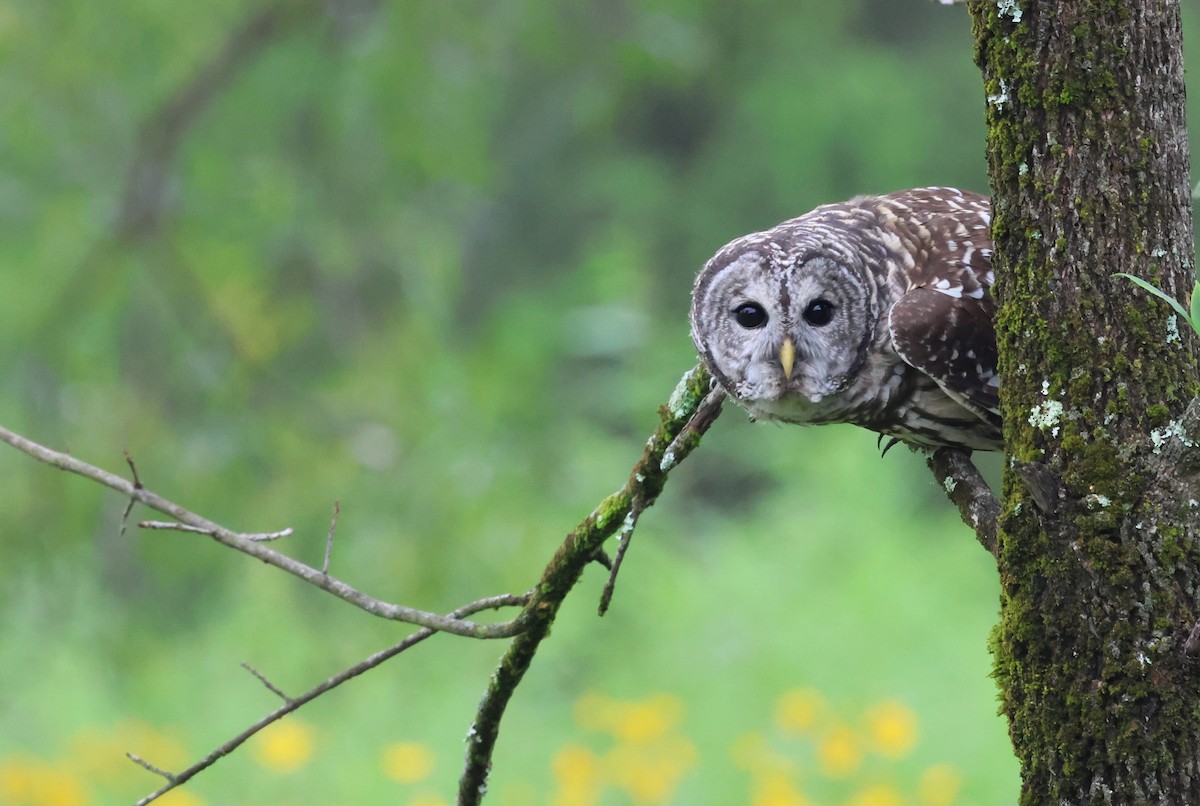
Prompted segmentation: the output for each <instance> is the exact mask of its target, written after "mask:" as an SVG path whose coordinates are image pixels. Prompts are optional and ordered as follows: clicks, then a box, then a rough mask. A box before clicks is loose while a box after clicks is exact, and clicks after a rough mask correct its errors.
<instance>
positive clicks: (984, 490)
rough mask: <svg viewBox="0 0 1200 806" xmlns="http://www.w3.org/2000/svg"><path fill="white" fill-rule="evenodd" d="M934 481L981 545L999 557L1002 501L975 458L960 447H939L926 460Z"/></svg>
mask: <svg viewBox="0 0 1200 806" xmlns="http://www.w3.org/2000/svg"><path fill="white" fill-rule="evenodd" d="M925 463H926V464H927V465H929V469H930V470H931V471H933V475H934V478H936V479H937V480H938V483H939V484H941V485H942V487H943V489H945V491H946V495H947V496H949V497H950V500H951V501H952V502H953V503H954V505H955V506H956V507H958V513H959V515H961V516H962V519H963V523H965V524H967V526H970V527H971V528H972V529H974V530H975V537H976V538H977V539H978V540H979V543H980V545H982V546H983V547H984V548H985V549H987V550H988V553H990V554H991V555H992V556H993V557H995V556H996V552H997V548H996V546H997V543H996V529H997V525H996V521H997V519H998V518H999V517H1000V500H999V499H998V498H996V494H995V493H993V492H992V488H991V487H989V486H988V485H987V482H986V481H984V480H983V476H982V475H981V474H980V473H979V468H977V467H975V463H974V462H972V461H971V455H970V454H969V453H967V452H965V451H962V450H959V449H957V448H938V449H937V450H935V451H934V452H933V453H931V454H930V455H929V456H928V457H927V458H926V460H925Z"/></svg>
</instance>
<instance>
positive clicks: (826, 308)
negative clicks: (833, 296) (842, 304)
mask: <svg viewBox="0 0 1200 806" xmlns="http://www.w3.org/2000/svg"><path fill="white" fill-rule="evenodd" d="M834 310H836V309H835V308H834V307H833V303H832V302H830V301H829V300H827V299H814V300H813V301H812V302H810V303H808V307H807V308H805V309H804V321H805V322H808V323H809V324H810V325H813V326H814V327H822V326H823V325H827V324H829V323H830V322H831V321H833V312H834Z"/></svg>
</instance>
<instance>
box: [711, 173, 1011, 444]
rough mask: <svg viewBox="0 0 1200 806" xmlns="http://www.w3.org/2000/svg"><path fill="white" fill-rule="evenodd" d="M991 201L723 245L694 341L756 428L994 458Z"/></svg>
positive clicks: (960, 199) (904, 195)
mask: <svg viewBox="0 0 1200 806" xmlns="http://www.w3.org/2000/svg"><path fill="white" fill-rule="evenodd" d="M990 220H991V211H990V207H989V205H988V200H987V199H986V198H985V197H983V196H980V195H978V194H975V193H969V192H966V191H961V190H955V189H953V188H939V187H933V188H920V189H917V190H902V191H899V192H897V193H890V194H887V195H884V196H861V197H858V198H855V199H851V200H850V201H847V202H842V203H840V204H827V205H824V206H822V207H818V208H817V209H815V210H813V211H812V212H810V213H807V214H806V215H803V216H800V217H799V218H794V219H792V220H790V221H785V222H783V223H782V224H780V225H779V226H777V227H775V228H774V229H770V230H767V231H765V232H756V233H752V234H750V235H746V236H744V237H741V238H738V239H737V240H735V241H733V242H732V243H729V244H728V245H726V246H725V247H724V248H722V249H721V250H720V251H719V252H717V254H716V255H715V256H714V257H713V258H712V259H711V260H709V261H708V263H707V264H706V265H705V267H704V269H703V270H702V271H701V273H700V275H699V277H697V279H696V285H695V288H694V290H693V292H692V311H691V325H692V340H693V341H694V342H695V343H696V349H698V350H699V351H700V355H701V357H702V359H703V360H704V362H705V363H706V364H707V365H708V368H709V370H710V371H711V372H712V374H713V377H714V378H716V380H717V382H718V383H719V384H720V385H721V386H722V387H723V388H724V389H725V391H726V392H728V393H729V395H730V396H731V397H733V398H734V399H735V400H736V401H737V402H738V403H740V404H741V405H742V406H743V407H744V408H745V409H746V410H747V411H748V412H749V413H750V416H751V418H752V419H758V418H762V419H769V420H779V421H783V422H789V423H803V424H807V423H813V424H817V423H853V424H855V425H860V426H863V427H864V428H869V429H871V430H872V431H876V432H878V433H879V434H880V439H883V437H884V436H887V437H892V438H893V440H892V443H889V447H890V445H891V444H893V443H894V442H895V441H897V440H901V441H904V442H908V443H910V444H913V445H919V446H925V447H939V446H954V447H959V448H965V449H968V450H998V449H1000V448H1001V446H1002V442H1001V433H1000V414H999V403H998V398H997V391H998V389H999V385H1000V377H999V375H998V374H997V371H996V336H995V332H994V330H993V327H992V317H993V314H994V313H995V303H994V301H993V299H992V296H991V292H990V289H991V285H992V282H993V279H994V277H993V275H992V271H991V255H992V242H991V239H990V237H989V234H988V227H989V224H990Z"/></svg>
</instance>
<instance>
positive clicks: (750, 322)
mask: <svg viewBox="0 0 1200 806" xmlns="http://www.w3.org/2000/svg"><path fill="white" fill-rule="evenodd" d="M733 318H734V319H736V320H737V323H738V324H739V325H741V326H742V327H744V328H746V329H747V330H755V329H757V328H760V327H762V326H763V325H765V324H766V323H767V312H766V311H764V310H763V306H761V305H759V304H758V303H757V302H747V303H745V304H743V305H739V306H738V307H736V308H734V309H733Z"/></svg>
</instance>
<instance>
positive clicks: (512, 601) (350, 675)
mask: <svg viewBox="0 0 1200 806" xmlns="http://www.w3.org/2000/svg"><path fill="white" fill-rule="evenodd" d="M529 599H530V594H528V593H526V594H524V595H521V596H514V595H511V594H505V595H501V596H491V597H489V598H487V599H480V600H478V601H476V602H471V603H470V604H466V605H463V606H462V607H460V608H458V609H457V610H454V611H451V612H450V613H449V614H448V615H447V616H446V618H448V619H451V620H454V621H461V620H462V619H463V618H464V617H466V616H470V615H472V614H474V613H478V612H479V611H481V610H494V609H496V608H500V607H522V606H524V605H526V604H527V603H528V602H529ZM437 632H439V631H438V630H434V629H431V628H429V627H423V628H421V629H420V630H417V631H416V632H414V633H413V634H412V635H409V636H408V637H407V638H405V639H404V640H403V641H401V642H400V643H398V644H395V645H394V646H390V647H388V648H387V649H384V650H381V651H379V652H376V653H375V654H373V655H371V656H370V657H367V658H365V659H364V660H362V661H360V662H359V663H356V664H354V665H353V666H351V667H350V668H348V669H345V670H344V671H341V672H338V673H337V674H335V675H334V676H333V677H331V678H329V679H328V680H326V681H325V682H323V683H321V684H320V685H318V686H315V687H313V688H311V689H309V690H308V691H306V692H304V693H303V694H301V695H300V696H299V697H295V698H291V697H287V696H286V695H284V694H283V692H281V691H280V690H279V689H277V688H276V687H275V686H274V685H272V684H270V683H269V682H268V681H267V679H266V678H265V677H263V676H262V675H261V674H259V673H258V672H257V671H256V670H254V669H250V671H251V673H252V674H254V676H255V677H257V678H258V679H259V680H260V681H261V682H262V683H263V684H264V685H266V686H267V688H269V689H270V690H271V691H272V692H274V693H275V694H277V695H278V696H280V697H282V698H283V700H284V704H283V705H281V706H279V707H278V708H276V709H275V710H274V711H272V712H271V713H269V714H267V715H266V716H264V717H263V718H262V719H260V720H258V721H257V722H255V723H254V724H253V725H251V726H250V727H248V728H246V729H245V730H243V731H242V732H241V733H239V734H238V735H236V736H234V737H233V738H232V739H230V740H229V741H227V742H225V743H224V744H222V745H220V746H219V747H217V748H215V749H214V750H213V751H212V752H210V753H209V754H208V755H206V756H205V757H204V758H202V759H200V760H199V761H197V762H196V763H195V764H193V765H192V766H190V767H188V768H187V769H186V770H183V771H182V772H178V773H171V772H167V771H165V770H162V769H160V768H158V767H156V766H154V765H153V764H151V763H150V762H148V761H146V760H145V759H142V758H140V757H139V756H136V755H134V754H133V753H127V754H126V755H127V756H128V757H129V759H130V760H131V761H133V762H135V763H136V764H138V765H139V766H141V767H144V768H146V769H147V770H150V771H151V772H154V773H156V774H158V775H160V776H162V777H163V778H166V779H167V783H166V784H165V785H164V786H162V787H161V788H159V789H156V790H155V791H153V792H151V793H150V794H149V795H147V796H146V797H144V798H142V799H141V800H139V801H137V803H136V804H135V806H145V804H147V803H151V802H152V801H155V800H158V799H159V798H160V797H162V796H163V795H165V794H166V793H168V792H170V791H171V790H172V789H175V788H176V787H178V786H181V785H183V784H185V783H187V782H188V781H190V780H191V779H192V778H194V777H195V776H196V775H198V774H199V773H201V772H203V771H204V770H206V769H208V768H209V767H211V766H212V765H213V764H216V763H217V762H218V761H219V760H221V759H222V758H224V757H225V756H227V755H229V754H230V753H232V752H233V751H234V750H236V749H237V748H238V747H240V746H241V745H243V744H244V743H245V742H246V740H248V739H249V738H250V737H251V736H253V735H254V734H256V733H258V732H259V731H261V730H262V729H263V728H265V727H267V726H268V725H270V724H271V723H273V722H277V721H279V720H280V719H282V718H283V717H285V716H287V715H288V714H290V713H292V712H293V711H295V710H297V709H298V708H300V707H302V706H304V705H306V704H308V703H310V702H312V701H313V700H315V699H316V698H317V697H320V696H321V695H322V694H325V693H326V692H328V691H330V690H332V689H334V688H337V687H338V686H340V685H341V684H342V683H345V682H346V681H348V680H352V679H354V678H355V677H358V676H359V675H360V674H362V673H363V672H367V671H370V670H371V669H374V668H375V667H376V666H379V665H380V664H381V663H384V662H385V661H388V660H390V659H392V658H394V657H395V656H396V655H399V654H400V653H401V652H403V651H405V650H406V649H409V648H410V647H413V646H415V645H417V644H419V643H421V642H422V641H424V640H425V639H426V638H428V637H429V636H431V635H434V634H435V633H437ZM248 668H249V667H248Z"/></svg>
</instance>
